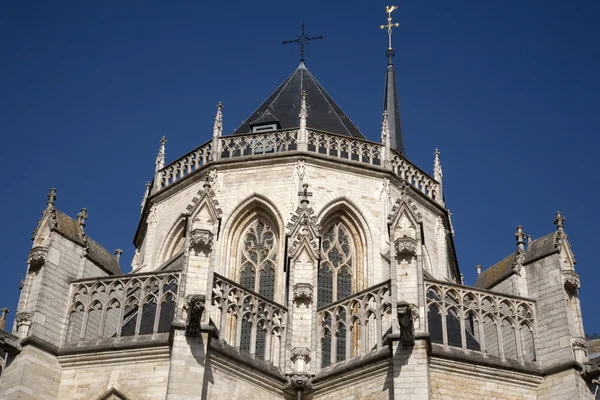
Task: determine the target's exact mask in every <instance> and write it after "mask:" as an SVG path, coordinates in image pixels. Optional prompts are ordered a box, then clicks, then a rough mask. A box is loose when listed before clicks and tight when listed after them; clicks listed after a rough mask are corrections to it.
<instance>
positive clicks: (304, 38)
mask: <svg viewBox="0 0 600 400" xmlns="http://www.w3.org/2000/svg"><path fill="white" fill-rule="evenodd" d="M318 39H323V36H322V35H319V36H313V37H308V36H306V34H305V33H304V21H302V34H300V35H298V37H297V38H296V39H294V40H284V41H283V42H281V44H290V43H297V44H298V45H300V61H304V46H305V45H307V44H308V42H310V41H311V40H318Z"/></svg>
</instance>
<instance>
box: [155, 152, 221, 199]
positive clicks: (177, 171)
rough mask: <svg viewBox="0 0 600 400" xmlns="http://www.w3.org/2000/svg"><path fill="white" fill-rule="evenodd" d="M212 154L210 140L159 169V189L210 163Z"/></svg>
mask: <svg viewBox="0 0 600 400" xmlns="http://www.w3.org/2000/svg"><path fill="white" fill-rule="evenodd" d="M211 155H212V142H208V143H206V144H203V145H202V146H200V147H198V148H197V149H195V150H193V151H192V152H190V153H188V154H186V155H185V156H183V157H181V158H180V159H179V160H176V161H174V162H172V163H171V164H169V165H167V166H166V167H164V168H163V169H161V170H160V171H158V174H157V178H158V179H157V185H158V190H160V189H164V188H165V187H167V186H170V185H172V184H173V183H175V182H177V181H179V180H181V179H182V178H183V177H184V176H187V175H189V174H191V173H192V172H194V171H195V170H197V169H198V168H200V167H202V166H204V165H206V164H208V163H209V162H210V161H211Z"/></svg>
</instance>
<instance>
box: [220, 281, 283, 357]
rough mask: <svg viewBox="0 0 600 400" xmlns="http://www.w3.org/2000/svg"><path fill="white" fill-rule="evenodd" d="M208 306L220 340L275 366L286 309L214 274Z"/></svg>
mask: <svg viewBox="0 0 600 400" xmlns="http://www.w3.org/2000/svg"><path fill="white" fill-rule="evenodd" d="M212 305H213V306H215V307H216V308H217V310H218V315H217V321H218V322H217V323H218V325H219V339H220V340H224V341H226V342H227V343H228V344H229V345H231V346H234V347H237V348H238V349H239V350H240V351H244V352H247V353H249V354H250V355H252V356H254V357H256V358H258V359H262V360H265V361H271V362H272V363H273V364H274V365H275V366H278V365H279V358H280V354H281V349H282V341H283V338H284V335H283V334H284V330H285V321H286V319H287V308H285V307H284V306H282V305H280V304H277V303H275V302H274V301H271V300H268V299H266V298H265V297H263V296H261V295H259V294H257V293H255V292H253V291H250V290H248V289H244V288H243V287H242V286H240V285H239V284H237V283H235V282H233V281H231V280H229V279H227V278H225V277H223V276H221V275H218V274H215V275H214V283H213V293H212Z"/></svg>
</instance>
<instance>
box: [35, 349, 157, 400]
mask: <svg viewBox="0 0 600 400" xmlns="http://www.w3.org/2000/svg"><path fill="white" fill-rule="evenodd" d="M59 361H60V363H61V365H62V366H63V374H62V381H61V384H60V391H59V393H58V395H57V396H56V397H53V398H56V399H59V400H77V399H85V400H88V399H98V398H100V397H101V396H102V395H103V394H105V393H106V392H108V391H109V390H110V389H111V388H115V389H117V390H119V391H120V392H121V393H123V394H124V395H125V396H127V397H128V398H129V399H132V400H133V399H156V400H158V399H160V400H164V399H165V397H166V394H167V380H168V376H169V349H168V347H159V348H149V349H142V350H121V351H113V352H105V353H101V354H98V353H90V354H82V355H73V356H62V357H59ZM38 398H41V397H38Z"/></svg>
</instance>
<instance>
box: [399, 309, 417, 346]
mask: <svg viewBox="0 0 600 400" xmlns="http://www.w3.org/2000/svg"><path fill="white" fill-rule="evenodd" d="M396 312H397V313H398V324H399V325H400V342H401V343H402V345H403V346H405V347H409V346H414V345H415V326H414V322H413V310H412V308H411V305H410V304H408V303H407V302H405V301H400V302H398V305H397V307H396Z"/></svg>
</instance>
